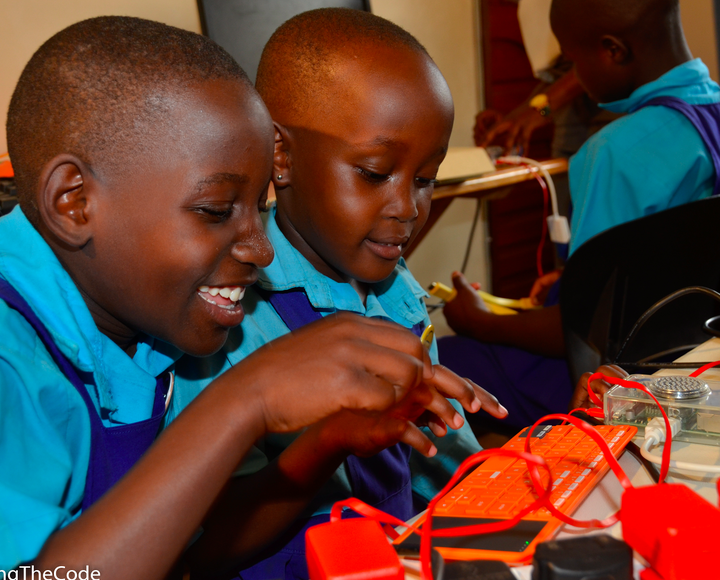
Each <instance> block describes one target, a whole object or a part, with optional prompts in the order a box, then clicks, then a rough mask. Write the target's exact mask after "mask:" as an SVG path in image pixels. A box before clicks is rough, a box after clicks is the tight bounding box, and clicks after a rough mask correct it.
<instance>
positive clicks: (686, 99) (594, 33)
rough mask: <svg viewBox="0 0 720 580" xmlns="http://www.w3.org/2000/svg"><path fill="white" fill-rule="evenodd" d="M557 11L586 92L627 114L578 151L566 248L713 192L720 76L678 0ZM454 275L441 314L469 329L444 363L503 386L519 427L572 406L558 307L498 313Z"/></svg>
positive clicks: (570, 5)
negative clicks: (696, 43) (695, 46)
mask: <svg viewBox="0 0 720 580" xmlns="http://www.w3.org/2000/svg"><path fill="white" fill-rule="evenodd" d="M551 20H552V27H553V32H554V33H555V35H556V36H557V38H558V41H559V42H560V45H561V47H562V49H563V53H564V54H565V55H566V56H567V58H568V59H569V60H571V61H573V62H574V65H575V74H576V75H577V77H578V79H579V80H580V82H581V83H582V85H583V86H584V88H585V89H586V90H587V92H588V94H589V95H590V96H591V97H592V98H593V99H595V100H597V101H598V102H600V103H604V104H602V105H601V106H602V107H603V108H604V109H606V110H609V111H612V112H614V113H628V114H627V115H626V116H625V117H622V118H620V119H618V120H616V121H614V122H612V123H611V124H609V125H608V126H607V127H605V128H604V129H602V130H601V131H600V132H599V133H597V134H596V135H595V136H593V137H592V138H591V139H590V140H589V141H588V142H587V143H586V144H585V145H584V146H583V147H582V148H581V149H580V151H579V152H578V153H577V154H576V155H575V156H574V157H572V158H571V160H570V170H569V171H570V173H569V178H570V197H571V199H572V217H571V236H572V237H571V240H570V248H569V250H570V254H572V253H573V252H574V251H575V249H576V248H578V247H579V246H580V245H581V244H583V243H584V242H585V241H587V240H588V239H589V238H591V237H593V236H595V235H597V234H599V233H601V232H603V231H605V230H607V229H609V228H611V227H613V226H616V225H619V224H621V223H624V222H627V221H630V220H634V219H637V218H640V217H643V216H646V215H650V214H653V213H655V212H658V211H662V210H664V209H669V208H671V207H675V206H677V205H680V204H683V203H688V202H691V201H695V200H698V199H703V198H705V197H709V196H710V195H713V193H714V192H715V193H716V192H717V191H718V175H719V172H718V165H720V161H719V160H720V148H719V145H718V144H719V143H720V139H718V126H719V125H720V105H719V103H720V87H718V85H717V84H716V83H715V82H713V81H712V80H710V77H709V74H708V70H707V67H706V66H705V65H704V64H703V63H702V62H701V61H700V60H699V59H695V60H692V55H691V54H690V51H689V50H688V47H687V44H686V43H685V37H684V35H683V30H682V24H681V22H680V7H679V4H678V0H633V1H632V2H629V1H627V0H586V1H584V2H578V1H577V0H554V1H553V5H552V12H551ZM453 283H454V285H455V287H456V288H457V290H458V296H457V298H456V299H455V300H453V301H452V302H450V303H449V304H448V305H447V306H446V307H445V316H446V318H447V319H448V322H449V324H450V326H451V327H453V329H454V330H455V331H456V332H457V333H458V334H460V335H464V336H457V337H448V338H446V339H443V340H442V341H441V342H440V360H441V362H443V364H446V365H447V366H448V367H450V368H451V369H453V370H454V371H456V372H458V373H461V374H463V375H465V376H468V377H470V378H472V379H473V380H474V381H477V382H479V383H480V384H482V385H483V386H484V387H485V388H487V389H488V390H489V391H490V392H492V393H493V394H495V395H496V396H497V397H498V399H499V400H500V402H501V403H502V404H503V405H505V406H506V407H507V408H508V409H509V410H510V414H509V417H510V418H511V420H512V425H513V427H522V426H525V425H527V424H530V423H533V422H534V421H535V420H536V419H537V418H538V417H539V416H540V415H543V414H545V413H549V412H558V411H564V410H566V409H567V405H568V403H569V402H570V398H571V395H572V384H571V382H570V378H569V376H568V372H567V367H566V364H565V361H564V359H562V358H560V357H562V356H563V355H564V339H563V334H562V326H561V320H560V309H559V307H558V306H557V305H556V306H552V307H549V308H545V309H543V310H539V311H531V312H526V313H523V314H521V315H518V316H508V317H500V316H494V315H492V314H490V313H488V312H486V309H484V304H483V303H482V300H481V299H480V298H479V296H478V295H477V293H476V292H474V290H473V289H472V288H471V286H470V285H469V284H468V282H467V280H465V278H464V277H463V276H462V275H459V274H458V275H455V276H454V278H453ZM552 357H555V358H552ZM488 369H492V375H491V374H489V373H488ZM588 370H590V369H588ZM485 419H487V421H488V424H490V425H496V424H497V422H496V421H494V420H493V419H491V418H489V417H483V420H485Z"/></svg>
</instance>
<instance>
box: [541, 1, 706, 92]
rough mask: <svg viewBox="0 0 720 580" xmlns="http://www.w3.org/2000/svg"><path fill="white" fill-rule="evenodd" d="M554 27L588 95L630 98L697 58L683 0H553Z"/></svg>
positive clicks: (552, 20)
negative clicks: (688, 33) (687, 33)
mask: <svg viewBox="0 0 720 580" xmlns="http://www.w3.org/2000/svg"><path fill="white" fill-rule="evenodd" d="M550 21H551V24H552V29H553V32H554V33H555V36H556V37H557V39H558V41H559V42H560V46H561V47H562V50H563V53H564V54H565V56H566V57H567V58H568V59H569V60H571V61H572V62H573V63H574V64H575V73H576V75H577V77H578V79H579V80H580V82H581V83H582V84H583V86H584V87H585V90H586V91H587V92H588V94H589V95H590V96H591V97H593V98H594V99H595V100H597V101H599V102H604V103H606V102H611V101H615V100H620V99H625V98H627V97H629V96H630V95H631V94H632V92H633V91H634V90H636V89H637V88H639V87H641V86H643V85H644V84H647V83H649V82H652V81H654V80H656V79H657V78H659V77H660V76H662V75H663V74H665V73H666V72H668V71H669V70H671V69H672V68H674V67H676V66H678V65H680V64H682V63H683V62H686V61H688V60H690V59H691V58H692V55H691V54H690V51H689V49H688V47H687V43H686V42H685V36H684V35H683V30H682V24H681V21H680V5H679V0H553V3H552V9H551V12H550Z"/></svg>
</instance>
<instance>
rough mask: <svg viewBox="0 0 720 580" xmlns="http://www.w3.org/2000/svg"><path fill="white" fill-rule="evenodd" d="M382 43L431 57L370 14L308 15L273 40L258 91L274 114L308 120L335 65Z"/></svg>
mask: <svg viewBox="0 0 720 580" xmlns="http://www.w3.org/2000/svg"><path fill="white" fill-rule="evenodd" d="M378 44H380V45H384V46H389V47H400V48H402V47H405V48H407V49H410V50H413V51H417V52H420V53H422V54H424V55H426V56H427V51H426V50H425V47H424V46H423V45H422V44H420V42H418V40H417V39H416V38H415V37H414V36H413V35H412V34H410V33H409V32H407V31H406V30H403V29H402V28H400V27H399V26H398V25H397V24H393V23H392V22H390V21H389V20H386V19H384V18H381V17H380V16H376V15H374V14H371V13H369V12H363V11H362V10H352V9H350V8H319V9H317V10H309V11H307V12H303V13H301V14H298V15H297V16H295V17H293V18H291V19H290V20H288V21H287V22H285V23H283V24H282V25H281V26H280V27H279V28H278V29H277V30H276V31H275V32H274V33H273V35H272V36H271V37H270V40H268V43H267V44H266V45H265V48H264V49H263V52H262V56H261V57H260V64H259V65H258V72H257V78H256V81H255V87H256V88H257V90H258V92H259V93H260V96H261V97H262V98H263V100H264V101H265V104H266V105H267V107H268V109H269V110H270V113H271V114H272V115H276V114H277V112H279V111H286V112H290V113H291V114H293V115H302V114H304V113H305V112H306V111H308V109H309V108H310V107H311V106H312V108H313V110H317V108H318V106H320V105H321V104H322V102H323V99H324V95H325V94H326V93H327V87H328V82H329V81H330V80H331V79H332V72H333V65H334V64H335V63H336V62H338V60H340V59H342V58H349V57H350V58H351V57H352V55H355V54H357V53H358V52H360V53H361V48H362V46H367V45H378ZM428 58H429V57H428Z"/></svg>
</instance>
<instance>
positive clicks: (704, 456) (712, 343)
mask: <svg viewBox="0 0 720 580" xmlns="http://www.w3.org/2000/svg"><path fill="white" fill-rule="evenodd" d="M714 360H720V339H719V338H713V339H710V340H708V341H707V342H705V343H703V344H702V345H700V346H698V347H697V348H695V349H694V350H692V351H691V352H689V353H688V354H686V355H684V356H682V357H680V358H679V359H677V361H678V362H706V361H714ZM693 370H695V369H687V370H683V369H672V370H661V371H659V372H658V373H656V374H658V375H668V374H674V375H678V374H683V375H689V374H690V373H691V372H693ZM702 377H703V378H705V379H709V380H720V367H715V368H712V369H709V370H707V371H705V372H704V373H703V375H702ZM635 442H636V443H637V444H638V445H640V446H641V445H642V442H643V439H642V437H638V438H636V439H635ZM655 452H656V453H659V451H658V450H656V451H655ZM672 459H674V460H678V461H688V462H692V463H705V464H709V465H720V447H716V446H713V445H699V444H694V443H684V442H676V443H673V444H672ZM619 463H620V466H621V467H622V468H623V470H624V471H625V473H626V474H627V476H628V478H629V479H630V481H631V483H632V484H633V485H634V486H635V487H641V486H644V485H653V480H652V479H651V478H650V476H649V475H648V474H647V472H646V471H645V469H644V468H643V467H642V465H641V464H640V462H639V461H638V460H637V459H635V457H633V456H632V455H630V454H629V453H624V454H623V455H622V457H621V458H620V462H619ZM717 479H718V474H711V475H706V474H703V473H700V472H696V471H684V470H677V469H671V470H670V471H669V473H668V478H667V481H668V482H673V483H683V484H685V485H687V486H688V487H690V488H691V489H693V490H694V491H695V492H697V493H698V494H699V495H701V496H702V497H704V498H705V499H706V500H708V501H709V502H710V503H712V504H713V505H718V493H717V488H716V482H717ZM622 493H623V488H622V486H621V485H620V483H619V482H618V480H617V478H616V477H615V475H614V474H613V473H612V471H608V473H607V474H606V475H605V477H604V478H603V479H602V481H601V482H600V483H599V484H598V486H597V487H596V488H595V489H594V490H593V491H592V493H591V494H590V495H589V496H588V498H587V499H586V500H585V501H584V502H583V504H582V505H581V506H580V507H579V508H578V510H577V511H576V512H575V513H574V514H573V517H574V518H575V519H578V520H589V519H604V518H606V517H608V516H609V515H611V514H613V513H615V512H616V511H617V510H618V509H620V498H621V496H622ZM593 533H595V534H599V533H607V534H610V535H612V536H613V537H615V538H618V539H622V524H621V523H617V524H615V525H614V526H612V527H611V528H608V529H603V530H599V529H595V530H586V529H582V528H575V527H573V526H569V525H565V526H563V527H562V528H560V531H559V533H558V536H557V537H558V538H569V537H574V536H579V535H584V534H593ZM636 564H637V562H636ZM639 567H640V566H637V565H636V578H637V574H638V572H639ZM531 570H532V568H531V567H530V566H523V567H521V568H516V569H513V573H514V574H515V576H516V577H517V578H522V579H528V580H529V579H530V578H531ZM418 577H419V574H418V573H417V572H415V571H414V570H408V569H406V579H412V580H416V579H417V578H418Z"/></svg>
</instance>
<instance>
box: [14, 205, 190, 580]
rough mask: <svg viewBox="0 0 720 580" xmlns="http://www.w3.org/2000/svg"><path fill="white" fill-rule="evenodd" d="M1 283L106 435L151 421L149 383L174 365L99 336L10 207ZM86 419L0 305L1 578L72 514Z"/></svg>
mask: <svg viewBox="0 0 720 580" xmlns="http://www.w3.org/2000/svg"><path fill="white" fill-rule="evenodd" d="M0 276H1V277H3V278H5V279H6V280H7V281H8V282H9V283H10V284H11V285H12V286H14V287H15V289H16V290H17V291H18V292H19V293H20V294H21V295H22V296H23V298H25V300H27V302H28V303H29V304H30V305H31V307H32V309H33V310H34V311H35V313H36V314H37V316H38V317H39V318H40V320H41V321H42V322H43V323H44V324H45V325H46V326H47V328H48V330H49V331H50V333H51V335H52V337H53V339H54V341H55V343H56V344H57V345H58V346H59V348H60V350H61V351H62V352H63V354H64V355H65V356H67V357H68V359H69V360H70V361H71V362H72V364H73V365H74V366H75V367H76V368H77V369H79V370H80V376H81V377H83V381H84V382H85V383H86V388H87V390H88V392H89V394H90V397H91V399H92V400H93V403H94V404H95V407H96V409H98V411H99V413H100V416H101V418H102V421H103V423H104V424H105V425H107V426H115V425H120V424H127V423H134V422H137V421H142V420H145V419H148V418H149V417H150V416H151V414H152V406H153V400H154V396H155V376H156V375H159V374H160V373H162V372H163V371H165V370H166V369H168V367H170V366H171V365H172V364H173V362H174V361H175V360H176V359H177V358H178V357H179V356H180V354H181V353H180V351H178V350H177V349H175V348H174V347H171V346H169V345H167V344H164V343H161V342H160V341H154V340H152V339H147V340H146V341H144V342H141V343H139V344H138V348H137V354H136V355H135V357H134V358H132V359H131V358H130V357H128V356H127V354H125V352H123V351H122V350H121V349H120V347H118V346H117V345H116V344H115V343H114V342H112V341H111V340H110V339H109V338H107V337H106V336H105V335H104V334H102V333H101V332H100V331H99V330H98V328H97V326H96V325H95V322H94V321H93V319H92V316H91V315H90V311H89V310H88V308H87V306H86V304H85V302H84V300H83V298H82V296H81V295H80V292H79V291H78V289H77V287H76V286H75V284H74V283H73V281H72V279H71V278H70V276H69V274H68V273H67V272H66V271H65V270H64V269H63V267H62V265H61V264H60V262H59V261H58V259H57V258H56V256H55V254H54V253H53V252H52V250H51V249H50V247H49V246H48V245H47V244H46V243H45V241H44V240H43V239H42V237H41V236H40V234H38V232H37V231H36V230H35V229H34V228H33V226H32V225H31V224H30V223H29V222H28V220H27V218H26V217H25V215H24V214H23V213H22V211H21V210H20V208H19V207H17V208H15V209H14V210H13V211H12V213H10V214H9V215H7V216H4V217H2V218H0ZM89 456H90V420H89V418H88V411H87V407H86V406H85V403H84V402H83V400H82V398H81V397H80V395H79V394H78V392H77V390H76V389H75V388H74V387H73V386H72V384H71V383H70V382H69V381H68V380H67V379H66V378H65V376H64V375H63V374H62V372H61V371H60V370H59V369H58V368H57V366H56V365H55V363H54V362H53V360H52V358H51V357H50V355H49V353H48V352H47V350H46V349H45V347H44V345H43V344H42V342H41V341H40V339H39V338H38V336H37V335H36V333H35V331H34V330H33V329H32V327H30V325H29V324H28V323H27V322H26V321H25V319H24V318H23V317H22V316H21V315H20V314H18V313H17V312H16V311H15V310H13V309H11V308H9V307H8V306H7V305H6V304H5V302H4V301H2V300H0V570H5V571H8V570H11V569H13V568H15V567H16V566H18V565H19V564H20V563H22V562H27V561H29V560H31V559H33V558H35V557H36V556H37V555H38V553H39V551H40V549H41V548H42V546H43V544H44V543H45V541H46V540H47V538H48V536H50V534H52V533H53V532H54V531H55V530H57V529H59V528H62V527H64V526H65V525H67V524H68V523H70V522H71V521H72V520H73V519H75V518H76V517H77V516H78V515H79V513H80V506H81V504H82V498H83V493H84V489H85V477H86V475H87V468H88V461H89Z"/></svg>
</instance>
